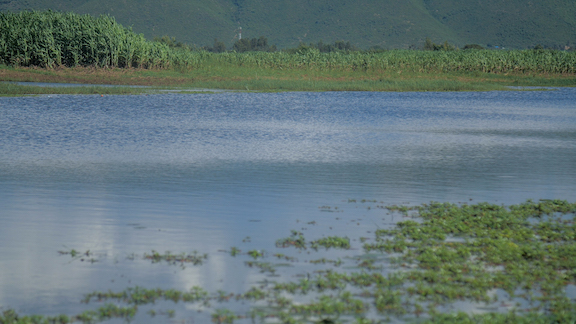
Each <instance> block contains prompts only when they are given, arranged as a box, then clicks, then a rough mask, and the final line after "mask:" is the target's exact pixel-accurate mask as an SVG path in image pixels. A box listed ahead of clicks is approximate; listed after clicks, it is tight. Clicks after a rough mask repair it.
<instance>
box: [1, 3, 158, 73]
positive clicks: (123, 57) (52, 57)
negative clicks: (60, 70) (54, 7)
mask: <svg viewBox="0 0 576 324" xmlns="http://www.w3.org/2000/svg"><path fill="white" fill-rule="evenodd" d="M167 53H168V46H166V45H164V44H160V43H155V42H149V41H147V40H146V39H145V38H144V36H143V35H138V34H135V33H133V32H132V31H131V30H130V29H127V28H124V27H123V26H122V25H120V24H118V23H117V22H116V21H115V20H114V18H112V17H110V16H100V17H98V18H94V17H92V16H89V15H78V14H74V13H60V12H53V11H44V12H38V11H22V12H19V13H6V12H2V13H0V62H2V63H4V64H10V65H16V66H40V67H54V66H70V67H72V66H96V67H145V68H146V67H167V66H169V60H168V57H167Z"/></svg>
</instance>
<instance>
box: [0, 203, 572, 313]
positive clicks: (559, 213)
mask: <svg viewBox="0 0 576 324" xmlns="http://www.w3.org/2000/svg"><path fill="white" fill-rule="evenodd" d="M385 208H386V209H388V210H389V211H390V212H391V213H399V214H402V215H403V216H405V217H403V218H402V219H406V220H404V221H402V222H399V223H397V224H396V225H395V226H393V227H391V228H389V229H382V228H379V226H378V224H375V225H376V226H375V229H374V231H373V233H374V239H373V240H371V241H370V243H367V242H366V241H364V242H363V250H362V251H363V253H364V254H363V255H361V256H360V257H352V258H347V257H345V258H344V260H345V261H341V260H340V259H339V260H338V265H340V264H344V266H342V267H341V268H339V269H338V270H339V271H334V270H332V269H329V268H326V267H321V269H317V270H316V271H313V272H311V273H310V272H306V273H302V274H300V275H298V276H297V279H294V277H290V278H285V277H283V276H282V274H281V272H280V271H279V269H277V265H273V264H271V263H269V262H265V261H254V260H251V261H245V265H246V266H248V267H254V268H258V269H260V271H261V272H262V273H267V274H270V275H274V276H276V277H275V278H273V279H270V278H267V279H266V280H263V281H260V282H258V284H256V285H253V286H252V287H250V288H249V289H248V290H247V291H246V292H244V293H239V294H234V293H229V292H226V291H220V290H219V291H217V292H216V293H213V294H210V293H209V292H207V291H206V290H204V289H203V288H201V287H193V288H192V289H191V290H189V291H180V290H174V289H169V290H163V289H146V288H142V287H135V288H128V289H125V290H124V291H120V292H113V291H108V292H93V293H90V294H87V295H86V296H85V297H84V299H83V302H85V303H92V302H96V303H101V302H104V303H105V304H104V305H102V306H100V307H99V308H97V309H96V310H94V311H87V312H85V313H83V314H80V315H76V316H69V317H68V316H65V315H62V316H59V317H43V316H36V317H34V316H22V317H19V316H18V314H16V313H15V312H14V311H13V310H7V311H4V313H3V314H2V315H0V323H2V324H4V323H70V322H75V321H81V322H85V323H86V322H95V321H102V320H106V319H110V318H124V319H126V320H129V319H130V318H132V317H133V316H134V313H135V312H136V310H137V307H138V306H140V305H145V304H154V303H155V302H157V301H159V300H164V301H172V302H174V303H177V302H184V303H196V304H198V305H199V306H204V307H211V306H210V305H211V303H224V302H227V303H230V302H233V301H236V302H239V303H241V304H242V305H244V304H248V306H247V307H249V308H250V309H249V310H246V311H236V310H235V311H234V312H233V311H231V310H229V309H228V308H213V309H212V310H211V311H212V317H211V318H212V321H213V322H215V323H233V322H235V321H238V320H242V319H246V320H248V319H251V320H252V321H253V322H257V321H260V322H262V323H267V322H270V321H274V322H280V323H350V322H355V323H361V324H364V323H380V322H382V321H386V320H388V319H392V318H394V319H395V320H397V321H406V322H412V321H417V322H423V323H528V322H530V323H573V322H574V321H576V300H575V299H574V296H568V295H567V289H566V288H567V287H568V286H569V285H575V284H576V222H575V213H576V203H569V202H566V201H560V200H541V201H538V202H534V201H531V200H529V201H527V202H525V203H522V204H518V205H511V206H501V205H494V204H488V203H478V204H473V205H472V204H471V205H468V204H459V205H458V204H451V203H439V202H431V203H429V204H422V205H419V206H397V205H394V206H387V207H385ZM296 241H300V242H301V243H302V244H299V243H294V242H296ZM297 244H298V245H297ZM276 245H277V247H279V248H283V247H290V246H294V247H298V246H300V247H301V248H302V249H304V248H306V247H307V245H310V247H313V246H321V247H325V248H326V249H328V248H332V247H337V248H341V249H344V251H337V252H338V253H345V251H347V249H350V248H351V246H350V240H349V239H348V238H347V237H344V238H343V237H326V238H323V239H319V240H316V241H311V242H310V243H308V244H307V243H306V241H305V239H304V236H303V234H302V233H300V232H298V231H292V235H291V236H290V237H289V238H286V239H281V240H278V241H277V242H276ZM262 251H263V250H252V251H250V252H248V253H247V254H244V257H246V258H248V257H252V258H254V259H260V258H262V259H266V258H267V257H274V258H280V259H282V258H284V257H285V255H283V254H274V255H270V256H269V255H267V254H265V253H263V252H262ZM298 252H299V253H302V252H303V251H298ZM90 253H91V252H90ZM313 253H320V251H316V250H315V249H312V250H309V251H307V253H306V254H313ZM62 254H70V255H72V254H74V256H75V257H78V255H80V254H82V253H80V252H77V251H75V250H70V251H62ZM303 254H304V253H303ZM153 255H154V251H153ZM157 255H158V257H157V259H158V260H162V261H163V260H165V259H171V258H170V257H166V256H167V255H171V254H169V253H166V254H165V255H160V254H157ZM182 257H183V256H182ZM287 260H288V259H287ZM350 260H352V262H353V263H352V264H349V265H350V266H348V265H347V264H346V263H347V262H349V261H350ZM290 261H292V262H295V261H296V260H294V259H291V260H290ZM178 262H180V261H178ZM332 262H333V261H331V260H328V259H325V258H320V259H312V260H311V261H308V263H307V264H311V265H314V266H315V267H320V266H321V265H324V264H331V263H332ZM334 264H336V262H335V263H334ZM457 302H467V303H470V304H471V305H476V307H481V306H485V307H487V309H490V312H487V313H484V314H471V313H464V312H452V311H450V309H453V308H451V307H453V306H454V305H457V304H455V303H457ZM122 304H124V305H122ZM263 304H265V305H266V306H262V305H263ZM154 314H155V312H154Z"/></svg>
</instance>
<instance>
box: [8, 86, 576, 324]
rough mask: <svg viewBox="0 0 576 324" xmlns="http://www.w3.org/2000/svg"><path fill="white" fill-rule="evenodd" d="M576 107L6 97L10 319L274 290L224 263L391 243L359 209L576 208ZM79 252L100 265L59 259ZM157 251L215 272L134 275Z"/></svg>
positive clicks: (295, 98)
mask: <svg viewBox="0 0 576 324" xmlns="http://www.w3.org/2000/svg"><path fill="white" fill-rule="evenodd" d="M575 102H576V89H560V90H557V91H528V92H516V91H510V92H473V93H472V92H471V93H357V92H348V93H347V92H340V93H272V94H264V93H221V94H194V95H178V94H169V95H148V96H146V95H139V96H106V97H100V96H68V95H57V96H41V97H22V98H0V206H1V210H0V224H1V226H0V256H1V257H0V307H2V308H4V309H7V308H14V309H16V310H18V311H19V312H21V313H25V314H30V313H41V314H59V313H67V314H75V313H78V312H80V311H82V310H85V309H92V308H93V307H92V306H91V305H85V304H81V303H80V302H79V301H80V300H81V298H82V296H83V294H85V293H88V292H91V291H93V290H108V289H113V290H122V289H124V288H125V287H133V286H136V285H140V286H146V287H151V288H153V287H162V288H178V289H183V290H186V289H189V288H190V287H192V286H194V285H199V286H202V287H204V288H205V289H207V290H209V291H217V290H218V289H222V290H226V291H231V292H243V291H245V290H246V289H248V288H249V287H250V286H251V285H253V284H254V283H255V282H256V281H258V280H261V279H262V278H263V275H262V274H260V273H259V272H258V271H257V270H254V269H250V268H248V267H245V266H244V264H243V260H239V259H235V258H231V257H230V255H229V254H227V253H223V252H221V251H220V250H228V249H230V247H232V246H238V247H240V248H241V249H243V250H249V249H254V248H258V249H261V248H264V249H269V250H273V249H274V242H275V241H276V240H277V239H279V238H282V237H286V236H288V235H289V233H290V230H291V229H298V230H300V229H302V228H304V230H303V231H304V232H305V234H306V236H307V237H310V238H312V239H313V238H318V237H319V236H320V235H323V234H325V233H329V235H347V236H349V237H359V236H362V235H364V236H369V235H370V234H366V233H367V232H368V231H373V230H374V229H375V226H384V225H382V222H383V217H385V216H384V212H383V211H382V210H377V209H370V210H368V209H367V208H365V206H363V205H362V204H351V203H348V200H349V199H357V200H358V201H360V200H361V199H370V200H372V199H375V200H377V201H378V202H379V203H380V202H381V204H400V203H411V204H419V203H424V202H429V201H431V200H435V201H450V202H459V201H469V200H470V199H472V200H473V201H488V202H491V203H505V204H512V203H520V202H523V201H525V200H526V199H539V198H550V199H566V200H570V201H573V200H574V197H576V195H575V194H576V181H575V180H576V105H575V104H574V103H575ZM321 206H330V207H331V208H332V210H333V209H334V207H338V208H339V209H338V211H342V212H341V213H337V216H334V213H327V212H324V210H326V209H325V208H324V209H323V208H319V207H321ZM359 220H362V221H359ZM312 221H314V222H315V223H314V224H313V225H310V224H308V223H309V222H312ZM391 221H394V220H387V222H391ZM248 237H249V238H248ZM353 244H354V243H353ZM360 246H361V245H360V244H359V243H358V242H356V247H357V248H359V247H360ZM70 249H76V250H79V251H86V250H91V251H93V252H94V253H96V255H97V260H98V262H96V263H88V262H80V261H78V260H73V261H71V259H70V258H69V257H65V256H58V253H57V251H59V250H70ZM151 250H156V251H161V252H163V251H166V250H169V251H173V252H176V253H180V252H190V251H193V250H197V251H199V252H202V253H208V254H209V258H208V261H207V262H205V264H204V265H202V266H197V267H192V266H191V267H188V268H187V269H180V268H178V267H170V266H167V265H161V264H150V262H145V261H142V260H133V261H130V258H128V259H127V257H130V256H131V255H133V254H136V255H142V254H143V253H150V251H151ZM356 253H361V251H357V252H356ZM302 258H304V257H302ZM170 307H171V308H178V307H175V306H174V305H170ZM179 307H180V308H181V309H180V308H178V312H177V313H178V314H179V316H182V318H194V316H202V315H194V316H192V315H186V312H185V311H184V309H185V306H179ZM206 316H208V315H206ZM200 318H202V317H200ZM207 318H208V317H206V318H205V319H207ZM146 320H150V319H149V318H148V319H145V318H142V319H140V321H146ZM140 321H139V322H140ZM199 322H202V320H199Z"/></svg>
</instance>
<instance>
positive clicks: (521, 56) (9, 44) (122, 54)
mask: <svg viewBox="0 0 576 324" xmlns="http://www.w3.org/2000/svg"><path fill="white" fill-rule="evenodd" d="M0 64H4V66H2V67H0V80H1V81H42V82H72V83H74V82H76V83H91V84H116V85H153V86H168V87H186V88H212V89H213V88H219V89H231V90H256V91H466V90H471V91H475V90H476V91H480V90H484V91H485V90H501V89H505V87H506V86H576V52H566V51H557V50H515V51H493V50H455V51H415V50H390V51H383V52H364V51H353V52H330V53H321V52H320V51H318V50H317V49H314V48H299V49H298V50H296V51H293V52H246V53H236V52H224V53H212V52H206V51H196V50H190V49H188V48H174V47H169V46H168V45H167V44H165V43H160V42H151V41H148V40H146V39H145V38H144V37H143V36H142V35H138V34H135V33H134V32H132V31H131V30H130V29H128V28H125V27H123V26H122V25H120V24H118V23H117V22H116V21H115V20H114V18H113V17H109V16H101V17H98V18H94V17H92V16H89V15H77V14H74V13H59V12H52V11H46V12H20V13H4V12H2V13H0ZM2 91H3V93H4V94H9V93H8V92H9V90H2ZM59 91H66V90H63V89H61V90H59ZM70 91H71V90H70ZM75 93H76V92H75Z"/></svg>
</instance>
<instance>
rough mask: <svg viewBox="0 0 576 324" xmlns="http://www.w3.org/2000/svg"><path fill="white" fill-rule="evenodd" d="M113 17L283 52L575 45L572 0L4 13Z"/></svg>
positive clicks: (190, 4) (54, 4) (11, 0)
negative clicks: (428, 43) (428, 44)
mask: <svg viewBox="0 0 576 324" xmlns="http://www.w3.org/2000/svg"><path fill="white" fill-rule="evenodd" d="M25 9H35V10H45V9H52V10H59V11H73V12H76V13H82V14H83V13H88V14H91V15H99V14H109V15H111V16H114V17H115V18H116V20H117V21H118V22H120V23H121V24H123V25H124V26H127V27H130V26H131V27H132V28H133V30H134V31H135V32H137V33H143V34H144V35H145V36H146V37H148V38H152V37H154V36H163V35H169V36H174V37H176V39H177V40H178V41H182V42H186V43H192V44H196V45H198V46H202V45H212V43H213V42H214V39H215V38H218V40H220V41H223V42H224V43H225V44H226V45H227V46H228V47H230V46H231V45H232V44H233V42H234V41H235V40H236V38H235V37H236V35H237V31H238V27H240V26H241V27H242V36H243V37H244V38H253V37H259V36H266V37H267V38H268V40H269V43H271V44H277V45H278V47H280V48H285V47H294V46H297V45H298V43H299V42H300V41H302V42H306V43H309V42H318V41H319V40H322V41H324V42H325V43H332V42H334V41H336V40H345V41H350V42H351V43H352V44H354V45H356V46H359V47H362V48H367V47H369V46H374V45H378V46H381V47H383V48H408V47H410V46H411V45H415V46H417V47H421V46H422V44H423V43H424V40H425V39H426V37H430V38H431V39H432V40H433V41H434V42H436V43H440V42H444V41H446V40H447V41H448V42H450V43H453V44H456V45H458V46H460V47H461V46H463V45H464V44H469V43H477V44H480V45H482V46H486V45H488V44H490V45H494V46H496V45H498V46H504V47H506V48H527V47H532V46H534V45H536V44H541V45H545V46H559V45H562V46H564V45H570V46H572V47H575V46H576V1H574V0H467V1H461V0H403V1H397V0H363V1H359V0H291V1H282V0H0V10H10V11H19V10H25Z"/></svg>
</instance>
